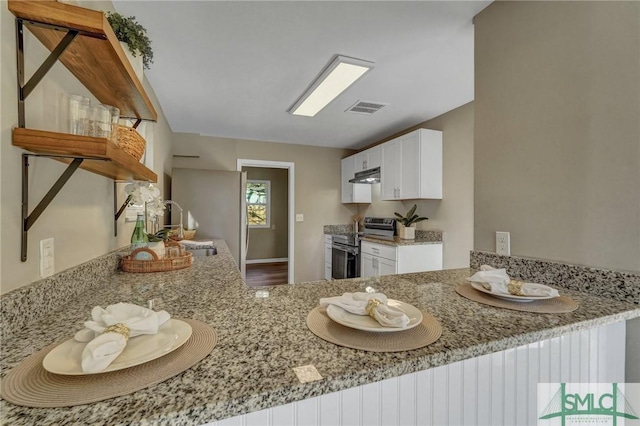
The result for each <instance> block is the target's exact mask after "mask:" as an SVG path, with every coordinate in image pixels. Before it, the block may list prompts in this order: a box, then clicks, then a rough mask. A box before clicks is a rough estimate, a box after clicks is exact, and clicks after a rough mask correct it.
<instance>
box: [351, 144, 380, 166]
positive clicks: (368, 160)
mask: <svg viewBox="0 0 640 426" xmlns="http://www.w3.org/2000/svg"><path fill="white" fill-rule="evenodd" d="M353 157H354V159H355V171H356V172H361V171H363V170H369V169H373V168H376V167H380V166H381V164H382V148H381V147H380V146H375V147H373V148H369V149H367V150H366V151H362V152H359V153H357V154H355V155H354V156H353Z"/></svg>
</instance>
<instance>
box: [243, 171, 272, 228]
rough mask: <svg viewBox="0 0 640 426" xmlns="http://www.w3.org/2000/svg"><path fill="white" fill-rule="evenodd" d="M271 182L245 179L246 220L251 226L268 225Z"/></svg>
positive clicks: (262, 226) (263, 226) (260, 226)
mask: <svg viewBox="0 0 640 426" xmlns="http://www.w3.org/2000/svg"><path fill="white" fill-rule="evenodd" d="M270 204H271V182H270V181H268V180H247V220H248V221H249V226H250V227H252V228H268V227H270V226H271V225H270V223H269V221H270V217H269V216H270V210H271V209H270Z"/></svg>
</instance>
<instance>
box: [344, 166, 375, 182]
mask: <svg viewBox="0 0 640 426" xmlns="http://www.w3.org/2000/svg"><path fill="white" fill-rule="evenodd" d="M349 182H351V183H368V184H374V183H380V167H375V168H373V169H369V170H363V171H361V172H356V174H355V177H354V178H353V179H349Z"/></svg>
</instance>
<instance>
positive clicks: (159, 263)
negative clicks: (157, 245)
mask: <svg viewBox="0 0 640 426" xmlns="http://www.w3.org/2000/svg"><path fill="white" fill-rule="evenodd" d="M166 245H167V247H170V246H177V247H178V248H179V252H180V256H178V257H168V258H164V259H160V258H159V257H158V255H157V254H156V252H155V251H153V250H151V249H149V248H146V247H141V248H138V249H135V250H134V251H132V252H131V254H130V255H129V256H124V257H123V258H122V270H123V271H125V272H163V271H174V270H176V269H183V268H188V267H189V266H191V264H192V263H193V255H192V254H191V253H190V252H188V251H187V252H185V251H184V250H182V246H181V245H180V244H178V243H172V242H169V243H166ZM140 252H145V253H149V254H150V255H151V257H152V259H151V260H140V259H136V258H135V257H136V254H138V253H140Z"/></svg>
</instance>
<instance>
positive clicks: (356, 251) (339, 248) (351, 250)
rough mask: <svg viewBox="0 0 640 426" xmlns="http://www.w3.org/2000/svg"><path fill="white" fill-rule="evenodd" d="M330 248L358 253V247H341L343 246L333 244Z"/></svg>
mask: <svg viewBox="0 0 640 426" xmlns="http://www.w3.org/2000/svg"><path fill="white" fill-rule="evenodd" d="M331 248H332V249H336V250H340V251H343V252H345V253H351V254H358V249H357V248H356V247H343V246H339V245H336V244H333V245H332V246H331Z"/></svg>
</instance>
